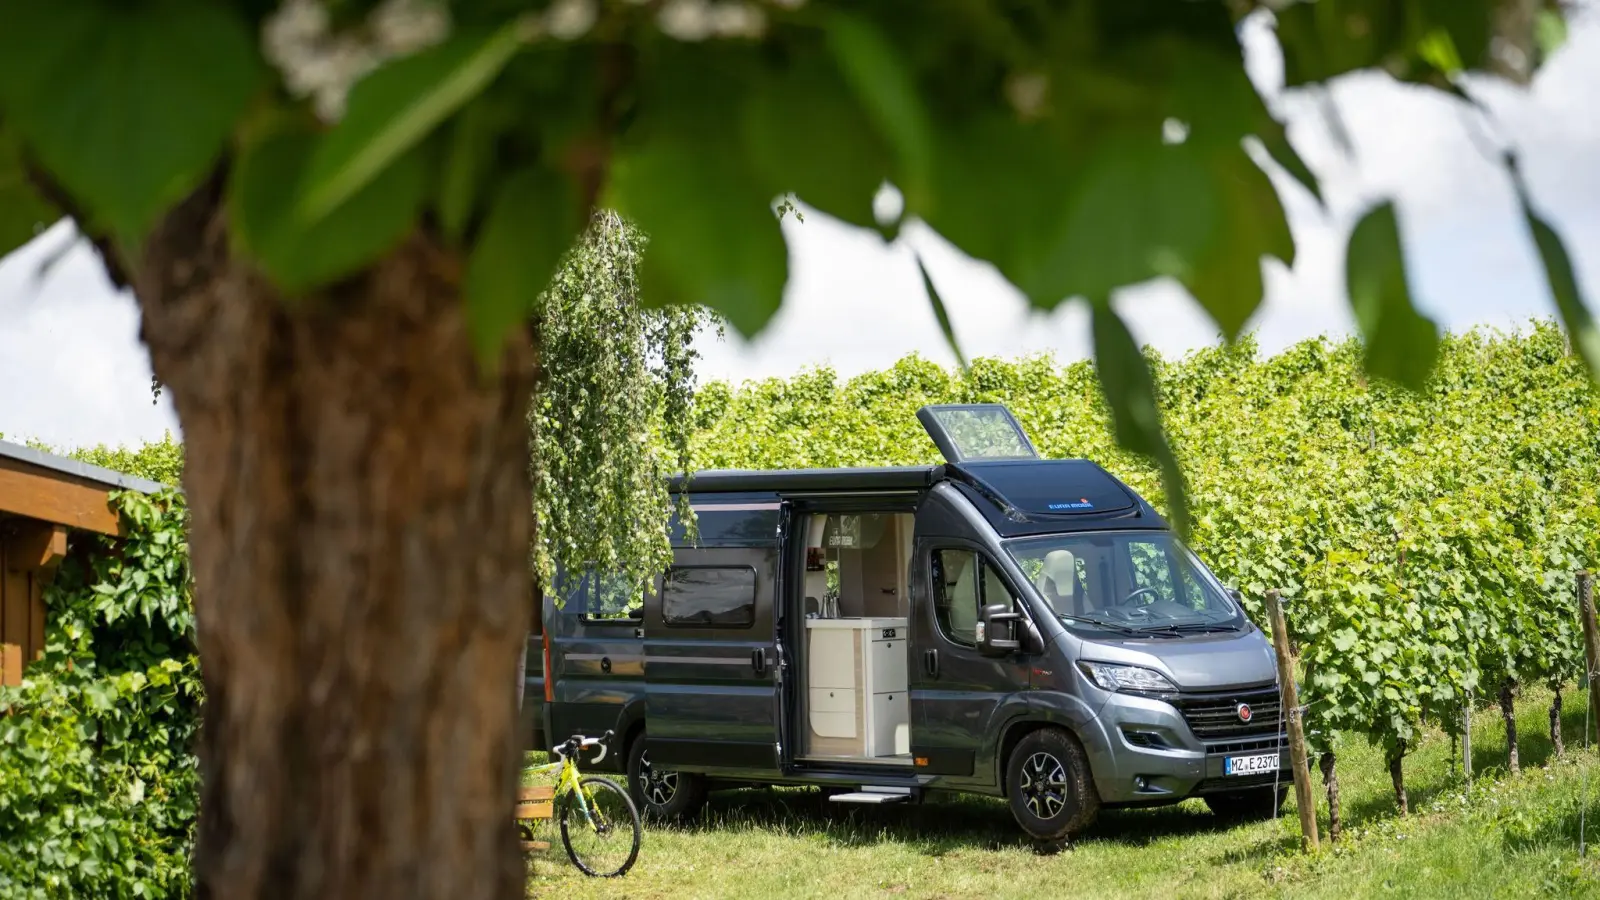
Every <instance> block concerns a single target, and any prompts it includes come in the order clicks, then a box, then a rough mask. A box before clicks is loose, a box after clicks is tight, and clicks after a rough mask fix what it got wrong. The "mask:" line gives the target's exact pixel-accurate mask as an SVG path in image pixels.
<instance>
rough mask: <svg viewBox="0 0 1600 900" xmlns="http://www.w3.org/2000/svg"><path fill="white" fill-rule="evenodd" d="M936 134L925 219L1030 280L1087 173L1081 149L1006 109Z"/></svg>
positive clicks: (967, 248)
mask: <svg viewBox="0 0 1600 900" xmlns="http://www.w3.org/2000/svg"><path fill="white" fill-rule="evenodd" d="M935 139H936V141H937V145H936V152H935V153H934V167H933V174H932V181H931V189H930V200H929V202H928V203H927V204H926V207H927V208H926V209H924V210H922V218H923V220H924V221H925V222H926V223H927V224H928V225H930V226H931V227H933V228H934V229H935V230H936V231H938V232H939V234H940V235H942V236H943V237H944V238H945V239H947V240H949V241H950V242H951V243H953V244H955V245H956V246H957V247H960V248H961V249H962V250H963V251H964V252H966V253H967V254H969V255H971V256H973V257H975V258H977V259H983V260H988V261H989V262H992V263H994V264H995V266H996V267H998V268H999V269H1000V271H1001V272H1002V273H1003V274H1004V275H1005V276H1006V277H1007V278H1008V279H1010V280H1011V282H1012V283H1013V284H1016V285H1019V286H1021V285H1023V284H1025V283H1027V282H1029V281H1030V280H1031V279H1033V278H1034V277H1035V274H1036V271H1037V268H1038V265H1039V260H1040V259H1041V258H1042V257H1043V256H1044V255H1045V253H1046V252H1047V251H1048V249H1049V246H1050V242H1051V240H1052V239H1053V237H1054V235H1055V233H1056V232H1057V231H1059V230H1060V223H1061V217H1062V210H1064V209H1066V208H1067V206H1068V204H1069V202H1070V201H1071V199H1072V191H1073V189H1074V188H1075V187H1076V186H1077V185H1078V183H1079V181H1080V179H1081V178H1082V177H1083V170H1084V165H1083V163H1084V155H1083V153H1082V150H1081V149H1080V148H1075V147H1072V146H1069V145H1067V144H1065V143H1064V142H1061V141H1059V140H1056V139H1055V138H1054V136H1053V135H1052V134H1051V133H1050V132H1049V131H1047V130H1046V129H1045V128H1044V127H1043V126H1042V125H1039V124H1025V123H1022V122H1019V121H1017V119H1016V118H1015V117H1014V116H1009V115H1003V114H993V115H984V116H974V117H972V118H970V119H966V120H963V121H960V122H941V123H939V129H938V131H937V132H936V135H935ZM973 172H983V173H985V177H983V178H974V177H972V173H973ZM1065 296H1066V295H1065V294H1055V295H1054V296H1052V297H1051V298H1050V301H1049V302H1051V303H1054V302H1058V301H1060V300H1061V299H1063V298H1064V297H1065ZM1035 302H1036V303H1038V304H1039V305H1044V304H1045V301H1044V300H1043V299H1042V298H1035Z"/></svg>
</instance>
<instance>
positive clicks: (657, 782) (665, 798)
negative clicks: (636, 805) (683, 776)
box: [639, 750, 678, 806]
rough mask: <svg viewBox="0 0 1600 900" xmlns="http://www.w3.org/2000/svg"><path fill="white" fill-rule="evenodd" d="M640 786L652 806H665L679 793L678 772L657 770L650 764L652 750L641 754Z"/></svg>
mask: <svg viewBox="0 0 1600 900" xmlns="http://www.w3.org/2000/svg"><path fill="white" fill-rule="evenodd" d="M639 787H640V789H641V792H642V793H643V794H644V799H645V801H646V802H647V803H649V804H650V805H652V806H665V805H667V804H668V803H671V802H672V798H673V797H674V796H676V795H677V793H678V773H677V772H673V771H670V770H661V771H657V770H656V769H655V768H654V767H653V766H651V765H650V751H648V750H646V751H645V752H644V753H642V754H640V756H639Z"/></svg>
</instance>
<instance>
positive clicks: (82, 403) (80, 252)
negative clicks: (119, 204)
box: [0, 223, 177, 447]
mask: <svg viewBox="0 0 1600 900" xmlns="http://www.w3.org/2000/svg"><path fill="white" fill-rule="evenodd" d="M63 248H66V249H65V254H64V255H62V256H61V257H60V258H59V259H57V260H56V262H55V263H54V265H52V266H51V267H50V269H49V271H48V272H47V273H41V269H40V267H41V266H42V265H43V264H44V263H45V262H46V261H47V260H50V259H51V258H52V257H53V256H54V254H57V253H60V252H61V251H62V250H63ZM0 385H3V388H0V433H4V434H5V436H6V439H7V440H21V439H27V438H33V439H38V440H43V441H46V442H48V443H51V444H56V445H62V446H71V447H78V446H92V445H94V444H99V443H112V444H117V443H133V444H136V443H140V442H143V441H146V440H154V439H158V438H160V437H161V435H162V434H163V433H164V432H165V431H167V430H168V429H171V430H173V431H174V432H176V431H177V419H176V417H175V416H174V415H173V413H172V405H171V403H170V401H169V400H168V399H167V398H166V397H165V396H163V398H162V400H161V402H160V403H156V404H152V403H151V393H150V358H149V355H148V354H147V353H146V352H145V349H144V345H143V344H141V343H140V342H139V312H138V308H137V307H136V306H135V305H134V301H133V298H132V296H131V295H129V294H126V293H121V292H118V291H116V290H115V289H114V288H113V287H112V286H111V284H110V282H109V281H107V280H106V276H105V271H104V269H103V268H102V267H101V265H100V259H99V257H98V256H97V255H96V254H95V252H94V250H93V249H91V248H90V247H89V246H88V245H87V244H85V243H83V242H81V241H76V239H75V234H74V232H73V230H72V227H71V226H70V225H68V224H67V223H58V224H57V225H55V226H54V227H52V228H50V229H48V230H47V231H45V233H44V234H42V235H40V236H39V237H38V238H37V239H35V240H34V241H33V242H32V243H30V244H28V245H27V246H26V247H24V248H22V249H21V250H18V251H17V252H16V253H14V254H12V255H10V256H8V257H6V258H5V261H4V262H3V263H0Z"/></svg>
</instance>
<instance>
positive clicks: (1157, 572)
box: [1006, 531, 1245, 636]
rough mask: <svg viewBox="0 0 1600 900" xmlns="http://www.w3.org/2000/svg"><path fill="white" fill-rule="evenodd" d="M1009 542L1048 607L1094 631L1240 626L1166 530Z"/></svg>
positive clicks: (1074, 625)
mask: <svg viewBox="0 0 1600 900" xmlns="http://www.w3.org/2000/svg"><path fill="white" fill-rule="evenodd" d="M1006 549H1007V550H1008V551H1009V552H1010V553H1011V557H1012V558H1013V559H1015V560H1016V562H1017V565H1018V566H1019V567H1021V569H1022V571H1023V573H1024V574H1025V575H1027V577H1028V580H1029V581H1030V582H1032V584H1033V586H1034V588H1035V590H1037V591H1038V594H1039V596H1040V597H1041V598H1042V599H1043V600H1044V601H1045V603H1047V604H1048V605H1049V606H1050V608H1051V611H1053V612H1054V613H1055V615H1056V616H1057V617H1058V618H1059V619H1061V621H1062V622H1063V623H1064V624H1065V625H1066V626H1067V627H1068V628H1071V629H1074V630H1079V631H1088V632H1092V633H1095V634H1104V633H1121V634H1141V635H1144V634H1148V635H1150V636H1163V635H1182V634H1195V633H1204V632H1209V631H1238V630H1239V629H1241V628H1243V627H1244V625H1245V618H1244V614H1243V613H1242V612H1240V610H1239V607H1238V605H1237V604H1235V603H1234V602H1233V600H1232V599H1230V598H1229V597H1228V595H1227V594H1226V593H1224V592H1223V591H1222V589H1221V587H1220V586H1219V585H1218V584H1217V582H1216V579H1215V577H1214V576H1212V574H1211V573H1210V572H1209V571H1207V570H1206V568H1205V566H1204V564H1202V563H1201V562H1200V560H1198V559H1196V558H1195V555H1194V554H1193V553H1191V552H1190V551H1189V549H1188V548H1187V547H1185V546H1183V544H1182V543H1180V542H1179V541H1178V540H1177V538H1175V537H1173V536H1172V535H1171V534H1169V533H1166V532H1157V531H1148V532H1144V531H1122V532H1097V533H1086V534H1057V535H1048V536H1045V537H1029V538H1016V539H1013V540H1010V541H1007V542H1006Z"/></svg>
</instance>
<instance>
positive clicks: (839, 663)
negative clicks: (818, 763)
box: [806, 618, 911, 758]
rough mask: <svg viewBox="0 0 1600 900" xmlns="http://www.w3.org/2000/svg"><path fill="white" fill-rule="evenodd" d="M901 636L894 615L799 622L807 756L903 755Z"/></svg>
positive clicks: (907, 721) (906, 726) (906, 728)
mask: <svg viewBox="0 0 1600 900" xmlns="http://www.w3.org/2000/svg"><path fill="white" fill-rule="evenodd" d="M908 636H909V635H908V633H907V629H906V620H905V619H901V618H860V619H807V620H806V644H807V651H806V652H807V659H806V663H807V665H806V672H807V684H808V690H807V696H806V701H807V705H806V709H807V719H808V723H809V726H810V727H809V732H810V733H809V735H808V737H809V739H810V743H809V747H808V752H809V754H810V755H812V756H836V757H837V756H843V757H857V758H873V757H885V756H904V755H906V754H909V753H910V752H911V746H910V745H911V703H910V698H909V697H908V696H907V694H906V688H907V681H906V639H907V637H908Z"/></svg>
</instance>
